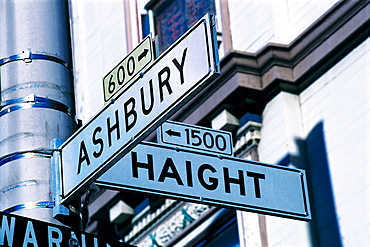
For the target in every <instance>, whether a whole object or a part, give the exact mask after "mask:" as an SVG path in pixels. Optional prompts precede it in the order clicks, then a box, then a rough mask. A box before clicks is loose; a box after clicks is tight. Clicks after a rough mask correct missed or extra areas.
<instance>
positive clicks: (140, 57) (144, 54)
mask: <svg viewBox="0 0 370 247" xmlns="http://www.w3.org/2000/svg"><path fill="white" fill-rule="evenodd" d="M148 52H149V50H148V49H144V51H143V52H142V53H141V54H140V55H139V57H138V59H139V61H140V60H141V59H143V58H144V57H146V54H148Z"/></svg>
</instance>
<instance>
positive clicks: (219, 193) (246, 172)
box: [96, 142, 311, 221]
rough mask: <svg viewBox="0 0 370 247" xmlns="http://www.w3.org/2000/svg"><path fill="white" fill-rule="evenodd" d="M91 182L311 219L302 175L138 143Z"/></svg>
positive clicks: (284, 168) (277, 168) (204, 154)
mask: <svg viewBox="0 0 370 247" xmlns="http://www.w3.org/2000/svg"><path fill="white" fill-rule="evenodd" d="M96 184H97V185H99V186H103V187H106V188H109V189H120V190H125V191H135V192H143V193H148V194H151V195H159V196H165V197H170V198H174V199H179V200H185V201H193V202H200V203H207V204H211V205H216V206H222V207H229V208H232V209H237V210H247V211H251V212H257V213H262V214H268V215H275V216H281V217H286V218H292V219H298V220H304V221H309V220H310V219H311V213H310V205H309V200H308V192H307V182H306V176H305V172H304V171H303V170H300V169H295V168H289V167H283V166H277V165H269V164H264V163H260V162H255V161H249V160H245V159H240V158H234V157H231V156H221V155H219V154H212V153H204V152H196V151H191V150H187V149H174V147H172V146H168V145H159V144H154V143H148V142H142V143H140V144H139V145H137V146H136V147H135V148H134V149H133V150H132V151H131V152H130V153H128V154H127V155H126V156H124V157H123V158H122V159H120V160H119V161H117V164H116V165H115V166H113V167H112V168H110V169H109V170H108V171H107V172H106V173H105V174H103V175H102V176H101V177H100V178H99V179H98V180H97V181H96Z"/></svg>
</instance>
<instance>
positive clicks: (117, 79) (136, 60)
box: [103, 35, 154, 102]
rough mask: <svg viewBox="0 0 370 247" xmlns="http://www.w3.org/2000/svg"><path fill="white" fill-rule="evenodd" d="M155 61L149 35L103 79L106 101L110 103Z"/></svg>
mask: <svg viewBox="0 0 370 247" xmlns="http://www.w3.org/2000/svg"><path fill="white" fill-rule="evenodd" d="M153 60H154V54H153V44H152V37H151V35H148V36H147V37H146V38H144V40H143V41H142V42H141V43H140V44H139V45H138V46H137V47H136V48H135V49H134V50H133V51H132V52H130V54H128V55H127V56H126V57H125V58H124V59H123V60H122V61H121V62H120V63H119V64H117V66H116V67H114V68H113V69H112V70H111V71H110V72H109V73H108V74H107V75H106V76H104V77H103V87H104V101H105V102H107V101H109V100H110V99H111V98H112V97H113V96H114V95H115V94H116V93H117V92H118V91H119V90H121V89H122V88H124V87H125V86H126V85H127V83H128V82H129V81H130V80H131V79H132V78H133V77H134V76H135V75H137V74H138V73H139V72H140V71H141V70H142V69H144V68H145V67H146V66H147V65H149V64H150V63H151V62H152V61H153Z"/></svg>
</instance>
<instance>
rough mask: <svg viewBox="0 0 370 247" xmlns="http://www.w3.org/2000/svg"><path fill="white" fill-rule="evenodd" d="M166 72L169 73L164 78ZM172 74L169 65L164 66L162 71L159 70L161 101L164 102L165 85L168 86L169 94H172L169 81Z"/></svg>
mask: <svg viewBox="0 0 370 247" xmlns="http://www.w3.org/2000/svg"><path fill="white" fill-rule="evenodd" d="M164 73H167V76H166V78H165V79H164V80H163V79H162V75H163V74H164ZM170 76H171V71H170V68H169V67H167V66H166V67H164V68H163V69H162V70H161V71H159V72H158V84H159V96H160V101H161V102H162V101H163V100H164V99H163V87H164V86H166V87H167V91H168V94H172V89H171V86H170V83H169V79H170Z"/></svg>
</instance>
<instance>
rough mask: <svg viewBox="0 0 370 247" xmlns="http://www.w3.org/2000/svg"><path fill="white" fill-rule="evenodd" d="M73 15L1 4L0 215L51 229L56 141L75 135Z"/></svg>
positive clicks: (10, 0)
mask: <svg viewBox="0 0 370 247" xmlns="http://www.w3.org/2000/svg"><path fill="white" fill-rule="evenodd" d="M68 13H69V11H68V1H67V0H38V1H33V0H6V1H0V59H1V60H0V73H1V74H0V75H1V77H0V90H1V98H0V99H1V106H0V210H1V211H5V212H12V213H15V214H19V215H24V216H27V217H31V218H35V219H39V220H44V221H48V222H55V220H54V218H53V215H52V208H53V206H54V202H53V201H52V199H51V191H50V190H51V189H50V188H51V186H50V157H51V156H52V153H51V150H50V148H49V145H50V141H51V140H53V139H55V138H57V139H64V140H65V139H66V138H67V137H68V136H70V135H71V134H72V133H73V132H74V131H75V129H76V121H75V105H74V92H73V75H72V56H71V39H70V29H69V16H68ZM55 223H57V222H55Z"/></svg>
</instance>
